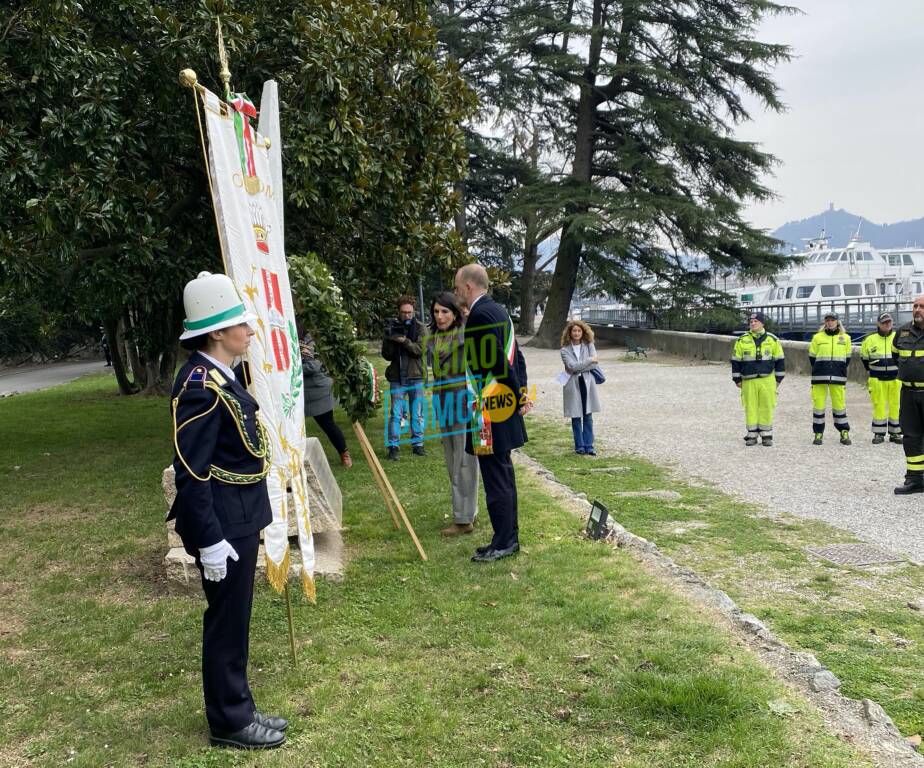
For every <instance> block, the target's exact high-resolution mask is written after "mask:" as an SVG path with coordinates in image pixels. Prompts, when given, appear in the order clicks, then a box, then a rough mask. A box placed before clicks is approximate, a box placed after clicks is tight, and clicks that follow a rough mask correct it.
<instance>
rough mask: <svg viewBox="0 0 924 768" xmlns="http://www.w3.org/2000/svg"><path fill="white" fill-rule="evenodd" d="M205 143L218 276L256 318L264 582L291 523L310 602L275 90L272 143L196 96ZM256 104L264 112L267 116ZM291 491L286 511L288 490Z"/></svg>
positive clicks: (233, 107) (231, 111)
mask: <svg viewBox="0 0 924 768" xmlns="http://www.w3.org/2000/svg"><path fill="white" fill-rule="evenodd" d="M200 93H201V96H202V101H203V106H204V108H205V116H206V125H207V129H208V138H209V170H210V172H211V182H212V194H213V203H214V205H215V213H216V216H217V219H218V230H219V236H220V238H221V245H222V251H223V253H224V258H225V260H226V263H225V268H226V269H227V272H228V275H229V276H230V277H231V279H232V280H233V281H234V284H235V286H236V287H237V289H238V292H239V293H240V295H241V299H242V301H243V302H244V304H245V305H246V307H247V309H248V310H249V311H251V312H253V313H254V314H256V316H257V318H258V319H257V326H258V327H257V328H256V335H255V336H254V337H253V339H252V341H251V344H250V351H249V353H248V357H249V362H250V372H251V379H252V380H251V381H250V382H249V383H248V385H247V388H248V390H250V392H251V393H252V394H253V395H254V397H256V399H257V402H259V404H260V415H261V417H262V418H263V422H264V423H265V425H266V428H267V431H268V433H269V437H270V441H271V443H272V452H273V461H272V464H273V466H272V470H271V471H270V473H269V475H268V476H267V478H266V480H267V485H268V487H269V497H270V503H271V505H272V508H273V522H272V523H271V524H270V525H269V527H267V528H266V530H265V531H264V544H265V547H266V573H267V577H268V578H269V581H270V584H272V585H273V587H274V588H275V589H276V590H278V591H282V590H283V589H284V587H285V585H286V582H287V579H288V573H289V539H288V518H289V515H295V519H296V521H297V526H298V543H299V549H300V551H301V557H302V574H301V575H302V586H303V588H304V591H305V595H306V596H307V597H308V598H309V599H310V600H312V601H313V600H314V597H315V588H314V540H313V538H312V534H311V521H310V517H309V510H308V494H307V489H306V478H305V470H304V463H303V462H304V456H305V442H306V441H305V410H304V401H303V392H302V359H301V353H300V351H299V345H298V342H299V339H298V334H297V332H296V330H295V312H294V310H293V307H292V291H291V288H290V287H289V273H288V267H287V264H286V258H285V252H284V250H283V232H282V222H281V220H280V214H281V211H282V162H281V149H282V148H281V143H280V142H279V140H278V136H279V131H278V112H277V111H276V110H277V106H276V105H277V103H278V102H277V100H276V98H275V94H276V92H275V83H267V87H266V89H265V90H264V101H265V102H269V106H270V110H271V115H270V119H269V120H268V121H264V119H263V117H261V122H260V125H261V127H263V126H264V124H266V125H267V126H268V128H267V132H268V133H270V135H271V136H272V139H273V140H272V141H271V142H269V143H270V146H269V147H267V146H266V144H267V141H266V137H265V136H264V135H263V134H260V133H258V132H257V131H256V130H255V128H254V126H253V124H252V123H251V120H252V119H253V118H255V117H256V116H257V110H256V108H255V107H254V105H253V103H252V102H251V101H250V100H249V99H248V98H247V96H246V95H245V94H242V93H236V94H232V99H231V103H230V104H228V103H226V102H225V101H224V100H223V99H221V98H219V97H218V96H216V95H215V94H214V93H211V92H210V91H208V90H201V91H200ZM266 106H267V105H266V104H264V109H266ZM287 487H288V488H291V490H292V506H293V507H294V508H291V509H290V508H289V503H288V501H287V493H286V490H287Z"/></svg>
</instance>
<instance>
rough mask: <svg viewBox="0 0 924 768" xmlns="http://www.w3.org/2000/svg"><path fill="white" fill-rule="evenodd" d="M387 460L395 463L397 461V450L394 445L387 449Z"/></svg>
mask: <svg viewBox="0 0 924 768" xmlns="http://www.w3.org/2000/svg"><path fill="white" fill-rule="evenodd" d="M387 458H388V460H389V461H397V460H398V449H397V447H395V446H394V445H393V446H391V447H390V448H389V449H388V457H387Z"/></svg>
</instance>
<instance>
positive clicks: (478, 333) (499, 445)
mask: <svg viewBox="0 0 924 768" xmlns="http://www.w3.org/2000/svg"><path fill="white" fill-rule="evenodd" d="M512 328H513V326H512V324H511V322H510V315H508V314H507V310H505V309H504V308H503V307H502V306H501V305H500V304H498V303H497V302H496V301H494V299H492V298H491V297H490V296H487V295H485V296H482V297H481V298H480V299H478V301H477V302H476V303H475V307H474V309H472V311H471V313H470V314H469V316H468V320H466V322H465V351H466V355H465V360H466V364H467V366H468V370H469V371H470V373H471V374H472V375H473V376H474V377H475V378H476V379H478V380H480V381H484V380H485V379H486V377H487V376H488V374H492V375H493V376H494V378H495V379H496V380H497V381H498V382H500V383H501V384H506V385H507V386H508V387H509V388H510V389H511V390H512V391H513V393H514V395H515V396H516V398H517V400H518V402H517V407H516V408H514V411H513V415H512V416H511V417H510V418H509V419H507V420H506V421H499V422H494V423H493V424H492V427H491V428H492V438H493V442H494V453H495V454H501V453H506V452H508V451H512V450H513V449H514V448H519V447H520V446H522V445H523V444H525V443H526V440H527V437H526V425H525V424H524V423H523V417H522V416H521V415H520V413H519V406H520V404H521V403H522V402H524V401H525V395H526V392H527V378H526V360H525V359H524V357H523V353H522V352H520V345H519V344H517V343H516V338H515V337H514V340H513V347H514V349H513V364H512V365H510V364H508V361H507V358H506V357H505V355H504V348H505V345H506V341H507V338H508V334H510V333H511V332H512ZM465 450H466V451H467V452H468V453H474V449H473V447H472V434H471V432H470V433H469V434H468V435H466V438H465Z"/></svg>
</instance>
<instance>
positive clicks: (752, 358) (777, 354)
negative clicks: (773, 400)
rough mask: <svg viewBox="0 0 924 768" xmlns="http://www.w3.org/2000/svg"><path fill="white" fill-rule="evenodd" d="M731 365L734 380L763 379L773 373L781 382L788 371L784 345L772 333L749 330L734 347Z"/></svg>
mask: <svg viewBox="0 0 924 768" xmlns="http://www.w3.org/2000/svg"><path fill="white" fill-rule="evenodd" d="M731 366H732V380H733V381H741V380H743V379H762V378H764V377H766V376H770V375H771V374H773V375H775V376H776V380H777V381H778V382H780V381H782V380H783V376H784V374H785V372H786V362H785V360H784V359H783V345H782V344H780V340H779V339H778V338H777V337H776V336H774V335H773V334H772V333H768V332H767V331H763V332H762V333H760V334H754V332H753V331H748V332H747V333H745V334H743V335H741V336H740V337H739V338H738V340H737V341H736V342H735V345H734V347H732V357H731Z"/></svg>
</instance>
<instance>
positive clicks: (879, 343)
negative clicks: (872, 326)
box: [860, 331, 898, 381]
mask: <svg viewBox="0 0 924 768" xmlns="http://www.w3.org/2000/svg"><path fill="white" fill-rule="evenodd" d="M894 338H895V331H892V332H891V333H887V334H886V335H885V336H883V335H882V334H881V333H879V331H873V332H872V333H871V334H870V335H869V336H867V337H866V338H865V339H863V343H862V344H861V345H860V360H862V361H863V367H864V368H866V370H867V372H868V373H869V377H870V378H871V379H880V380H881V381H893V380H894V379H895V377H896V376H898V363H896V362H895V360H894V359H893V357H892V340H893V339H894Z"/></svg>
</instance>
